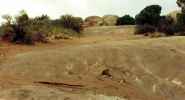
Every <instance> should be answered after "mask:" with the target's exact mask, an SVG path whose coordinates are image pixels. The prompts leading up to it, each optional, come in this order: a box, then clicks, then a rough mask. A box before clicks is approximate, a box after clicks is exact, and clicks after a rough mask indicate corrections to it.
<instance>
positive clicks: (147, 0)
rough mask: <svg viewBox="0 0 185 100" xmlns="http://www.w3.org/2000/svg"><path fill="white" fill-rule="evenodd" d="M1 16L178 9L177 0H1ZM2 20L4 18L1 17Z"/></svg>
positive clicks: (102, 13)
mask: <svg viewBox="0 0 185 100" xmlns="http://www.w3.org/2000/svg"><path fill="white" fill-rule="evenodd" d="M0 1H1V3H0V16H2V15H5V14H9V15H12V16H15V15H17V14H18V12H20V11H21V10H25V11H26V12H27V13H28V14H29V16H31V17H34V16H38V15H42V14H47V15H49V16H50V17H51V18H52V19H55V18H59V17H60V16H61V15H63V14H72V15H74V16H80V17H83V18H85V17H87V16H92V15H98V16H103V15H109V14H116V15H118V16H123V15H125V14H130V15H132V16H135V15H136V14H137V13H139V12H140V11H141V10H142V9H143V8H144V7H146V6H147V5H151V4H159V5H161V6H162V7H163V10H162V13H163V14H167V13H169V12H171V11H174V10H177V9H178V7H177V5H176V0H0ZM0 22H2V19H1V18H0Z"/></svg>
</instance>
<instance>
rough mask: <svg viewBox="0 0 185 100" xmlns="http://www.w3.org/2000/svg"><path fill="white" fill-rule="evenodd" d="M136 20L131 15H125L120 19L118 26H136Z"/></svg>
mask: <svg viewBox="0 0 185 100" xmlns="http://www.w3.org/2000/svg"><path fill="white" fill-rule="evenodd" d="M134 24H135V19H134V18H133V17H131V16H130V15H125V16H123V17H120V18H118V20H117V24H116V25H134Z"/></svg>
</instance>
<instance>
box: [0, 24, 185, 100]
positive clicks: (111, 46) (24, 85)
mask: <svg viewBox="0 0 185 100" xmlns="http://www.w3.org/2000/svg"><path fill="white" fill-rule="evenodd" d="M133 31H134V28H133V26H121V27H93V28H88V29H86V30H85V31H84V36H83V37H81V38H74V39H72V40H60V41H53V42H51V43H49V44H37V45H35V46H26V45H12V44H7V43H3V44H2V45H1V46H0V53H1V57H0V58H1V62H0V66H1V67H0V100H183V99H184V98H185V95H184V94H185V86H184V85H185V79H184V77H185V74H184V72H185V66H184V60H185V45H184V44H185V41H184V40H185V38H184V37H169V38H158V39H147V38H145V37H143V36H135V35H134V34H133Z"/></svg>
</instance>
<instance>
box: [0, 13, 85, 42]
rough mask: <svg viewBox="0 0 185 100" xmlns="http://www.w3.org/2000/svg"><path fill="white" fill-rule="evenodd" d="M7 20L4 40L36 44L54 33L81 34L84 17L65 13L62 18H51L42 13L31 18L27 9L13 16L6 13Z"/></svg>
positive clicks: (3, 30)
mask: <svg viewBox="0 0 185 100" xmlns="http://www.w3.org/2000/svg"><path fill="white" fill-rule="evenodd" d="M3 19H5V20H6V22H5V23H4V24H2V25H1V28H0V30H1V37H2V39H3V40H5V41H8V42H13V43H23V44H34V43H35V42H47V39H48V38H49V37H51V36H53V35H57V36H58V35H59V34H60V35H80V32H81V30H82V28H81V24H82V23H83V20H82V18H80V17H73V16H72V15H64V16H62V17H61V18H60V19H56V20H51V19H50V18H49V16H47V15H42V16H37V17H35V18H30V17H29V16H28V14H27V13H26V12H25V11H21V12H20V14H19V15H18V16H16V17H15V18H14V19H15V20H13V18H12V17H11V16H9V15H4V16H3Z"/></svg>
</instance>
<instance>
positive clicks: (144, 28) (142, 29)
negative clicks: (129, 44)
mask: <svg viewBox="0 0 185 100" xmlns="http://www.w3.org/2000/svg"><path fill="white" fill-rule="evenodd" d="M155 31H156V27H154V26H152V25H149V24H145V25H137V26H136V31H135V34H145V33H153V32H155Z"/></svg>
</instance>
